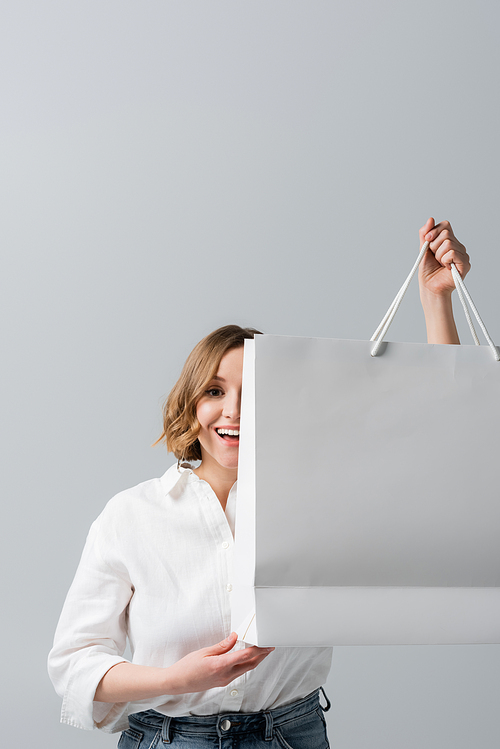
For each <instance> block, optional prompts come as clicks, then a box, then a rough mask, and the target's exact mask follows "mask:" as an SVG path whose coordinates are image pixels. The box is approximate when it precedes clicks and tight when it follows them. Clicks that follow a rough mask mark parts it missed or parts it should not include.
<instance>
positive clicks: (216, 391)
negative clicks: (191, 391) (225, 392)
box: [207, 388, 222, 398]
mask: <svg viewBox="0 0 500 749" xmlns="http://www.w3.org/2000/svg"><path fill="white" fill-rule="evenodd" d="M207 395H210V396H211V397H212V398H217V396H219V395H222V390H221V389H220V388H209V389H208V390H207Z"/></svg>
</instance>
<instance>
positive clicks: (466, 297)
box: [370, 242, 500, 361]
mask: <svg viewBox="0 0 500 749" xmlns="http://www.w3.org/2000/svg"><path fill="white" fill-rule="evenodd" d="M428 247H429V242H424V244H423V245H422V247H421V249H420V253H419V256H418V258H417V259H416V261H415V263H414V265H413V268H412V269H411V271H410V273H409V274H408V277H407V278H406V281H405V282H404V284H403V285H402V286H401V288H400V290H399V291H398V293H397V294H396V296H395V298H394V301H393V302H392V304H391V306H390V307H389V309H388V310H387V312H386V313H385V315H384V317H383V319H382V321H381V323H380V325H379V326H378V328H377V330H376V331H375V333H374V334H373V335H372V337H371V338H370V341H375V344H374V346H373V347H372V350H371V355H372V356H377V354H378V352H379V349H380V347H381V345H382V342H383V340H384V338H385V335H386V333H387V331H388V330H389V327H390V325H391V323H392V321H393V320H394V317H395V315H396V312H397V311H398V309H399V305H400V304H401V302H402V301H403V297H404V295H405V294H406V291H407V289H408V286H409V285H410V283H411V280H412V278H413V276H414V275H415V273H416V272H417V270H418V266H419V265H420V263H421V262H422V259H423V257H424V255H425V253H426V251H427V248H428ZM451 273H452V276H453V281H454V283H455V288H456V290H457V294H458V297H459V299H460V301H461V302H462V307H463V308H464V312H465V317H466V319H467V322H468V323H469V328H470V331H471V333H472V337H473V339H474V343H475V344H476V346H479V345H480V342H479V338H478V337H477V333H476V331H475V329H474V325H473V322H472V318H471V316H470V312H469V309H468V307H467V302H468V303H469V304H470V306H471V309H472V311H473V312H474V315H475V317H476V320H477V321H478V323H479V326H480V328H481V330H482V331H483V333H484V337H485V338H486V340H487V342H488V345H489V346H490V348H491V350H492V352H493V356H494V357H495V360H496V361H500V352H499V351H498V349H497V347H496V346H495V344H494V343H493V341H492V339H491V336H490V334H489V333H488V331H487V330H486V326H485V324H484V322H483V321H482V320H481V317H480V315H479V312H478V311H477V307H476V305H475V304H474V302H473V301H472V298H471V295H470V294H469V292H468V290H467V287H466V286H465V283H464V280H463V278H462V276H461V275H460V273H459V272H458V270H457V267H456V265H455V263H452V264H451Z"/></svg>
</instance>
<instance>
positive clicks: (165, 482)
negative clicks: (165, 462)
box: [160, 463, 193, 494]
mask: <svg viewBox="0 0 500 749" xmlns="http://www.w3.org/2000/svg"><path fill="white" fill-rule="evenodd" d="M192 473H193V470H192V466H191V465H190V464H189V463H181V464H179V463H174V465H173V466H170V468H169V469H168V470H167V471H165V473H164V474H163V476H162V477H161V479H160V481H161V486H162V489H163V491H164V493H165V494H168V493H169V492H171V491H172V489H173V488H174V486H176V485H177V484H178V482H179V481H180V480H181V478H183V477H185V478H187V476H189V475H191V474H192Z"/></svg>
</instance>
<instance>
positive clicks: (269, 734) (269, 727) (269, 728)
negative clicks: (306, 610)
mask: <svg viewBox="0 0 500 749" xmlns="http://www.w3.org/2000/svg"><path fill="white" fill-rule="evenodd" d="M264 718H265V719H266V733H265V735H264V738H265V740H266V741H272V740H273V716H272V714H271V713H270V712H269V710H265V711H264Z"/></svg>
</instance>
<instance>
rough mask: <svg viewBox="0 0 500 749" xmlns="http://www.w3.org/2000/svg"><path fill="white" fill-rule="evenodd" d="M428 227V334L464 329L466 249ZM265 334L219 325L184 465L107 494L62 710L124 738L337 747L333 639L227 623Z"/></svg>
mask: <svg viewBox="0 0 500 749" xmlns="http://www.w3.org/2000/svg"><path fill="white" fill-rule="evenodd" d="M420 240H421V243H423V242H424V241H425V240H427V241H429V242H430V249H429V251H428V252H427V253H426V255H425V257H424V260H423V262H422V265H421V268H420V276H419V279H420V292H421V300H422V305H423V308H424V312H425V316H426V322H427V331H428V340H429V342H430V343H459V340H458V334H457V331H456V328H455V323H454V320H453V312H452V306H451V292H452V290H453V288H454V284H453V280H452V277H451V271H450V263H451V262H455V264H456V265H457V267H458V269H459V271H460V273H461V274H462V276H465V274H466V273H467V272H468V270H469V267H470V265H469V259H468V255H467V253H466V251H465V248H464V247H463V245H461V244H460V243H459V242H458V240H457V239H456V238H455V236H454V234H453V231H452V229H451V226H450V225H449V223H448V222H442V223H440V224H437V225H435V224H434V220H433V219H429V220H428V221H427V223H426V224H425V226H424V227H422V229H421V230H420ZM257 332H258V331H256V330H254V329H251V328H247V329H242V328H239V327H238V326H234V325H233V326H226V327H224V328H221V329H219V330H217V331H215V332H214V333H211V334H210V335H209V336H207V337H206V338H205V339H203V341H201V342H200V343H199V344H198V345H197V346H196V347H195V349H194V350H193V351H192V353H191V354H190V356H189V357H188V359H187V361H186V364H185V366H184V369H183V372H182V374H181V376H180V378H179V381H178V382H177V384H176V385H175V387H174V388H173V390H172V392H171V393H170V395H169V398H168V400H167V403H166V406H165V413H164V417H165V418H164V433H163V435H162V437H163V438H164V439H165V440H166V442H167V446H168V449H169V450H171V451H172V452H173V453H174V454H175V456H176V457H177V458H178V461H179V463H178V465H177V466H173V467H172V468H170V469H169V470H168V471H167V472H166V473H165V474H164V476H162V478H161V479H153V480H151V481H147V482H145V483H143V484H140V485H139V486H137V487H134V488H133V489H130V490H128V491H125V492H122V493H121V494H118V495H117V496H116V497H114V498H113V499H112V500H111V501H110V502H109V503H108V505H107V506H106V508H105V509H104V511H103V513H102V514H101V515H100V517H99V518H98V519H97V520H96V522H95V523H94V524H93V526H92V528H91V531H90V533H89V537H88V539H87V543H86V546H85V549H84V552H83V556H82V560H81V562H80V565H79V568H78V570H77V573H76V576H75V580H74V582H73V585H72V587H71V589H70V591H69V594H68V597H67V600H66V603H65V605H64V609H63V612H62V615H61V619H60V622H59V625H58V629H57V632H56V637H55V643H54V648H53V650H52V651H51V654H50V656H49V671H50V674H51V678H52V680H53V682H54V685H55V687H56V689H57V691H58V692H59V693H60V694H61V696H63V708H62V718H61V719H62V721H63V722H66V723H69V724H71V725H74V726H77V727H80V728H94V727H98V728H101V729H103V730H105V731H108V732H114V731H120V730H122V731H124V733H123V734H122V737H121V738H120V742H119V746H120V747H129V748H131V747H140V748H141V749H143V747H146V746H147V747H152V746H161V745H163V744H164V743H171V742H172V743H175V742H176V741H179V742H181V741H184V742H185V745H186V746H189V747H191V746H193V747H199V749H202V747H208V746H210V745H212V744H216V745H217V746H219V744H220V742H221V741H222V740H223V739H224V738H229V739H231V740H233V738H235V737H236V738H237V740H238V741H240V742H241V743H242V746H244V747H248V749H250V747H254V746H255V747H258V746H262V747H264V746H265V747H268V749H273V748H274V746H276V747H278V746H279V747H281V749H283V747H286V746H293V749H309V747H310V748H311V749H312V748H313V747H314V749H321V747H327V746H328V741H327V738H326V729H325V721H324V718H323V714H322V710H321V708H320V704H319V695H318V689H319V688H320V687H321V685H322V684H323V683H324V681H325V680H326V677H327V674H328V671H329V667H330V659H331V649H330V648H279V649H277V650H274V648H259V647H245V645H244V643H242V642H239V641H237V635H236V634H235V633H234V632H233V633H231V634H229V628H230V606H231V579H232V574H231V573H232V570H231V561H232V549H233V543H234V542H233V534H234V516H235V502H236V492H235V482H236V478H237V469H238V445H239V422H240V397H241V377H242V363H243V343H244V340H245V339H246V338H253V336H254V335H255V334H256V333H257ZM199 460H201V463H200V464H199V465H198V466H197V467H192V466H191V465H190V464H189V463H187V462H184V461H199ZM181 462H182V464H181ZM127 637H128V639H129V641H130V646H131V650H132V653H133V662H129V661H127V660H126V659H125V658H123V655H122V654H123V652H124V650H125V645H126V640H127ZM127 716H129V718H128V717H127ZM273 741H275V742H276V743H275V744H273V743H272V742H273ZM220 745H221V746H222V744H220Z"/></svg>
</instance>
